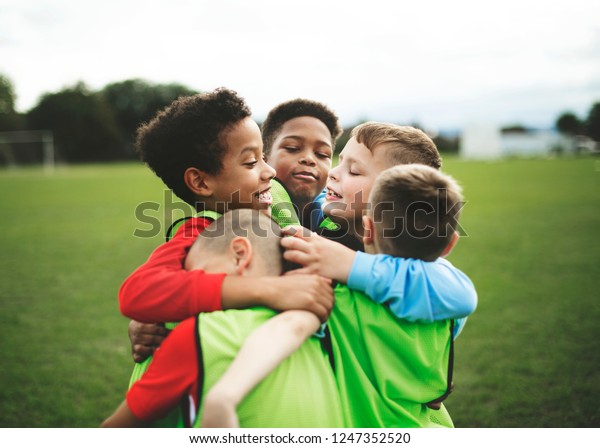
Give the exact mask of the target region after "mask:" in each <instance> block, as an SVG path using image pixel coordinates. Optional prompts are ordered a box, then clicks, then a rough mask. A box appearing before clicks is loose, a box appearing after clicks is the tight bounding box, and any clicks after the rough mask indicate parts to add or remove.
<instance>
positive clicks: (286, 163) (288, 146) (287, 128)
mask: <svg viewBox="0 0 600 448" xmlns="http://www.w3.org/2000/svg"><path fill="white" fill-rule="evenodd" d="M261 130H262V135H263V143H264V151H265V156H266V157H267V162H268V163H269V165H271V166H272V167H273V168H275V171H276V176H277V179H278V180H279V182H280V183H281V185H282V187H283V188H285V189H286V190H287V191H288V193H289V196H290V198H291V200H292V203H293V206H294V207H295V209H296V210H297V212H298V217H299V218H300V224H301V225H303V226H304V227H307V228H311V229H312V228H316V227H317V226H318V224H319V222H320V220H321V219H322V211H321V202H318V201H317V202H315V198H316V197H317V195H319V194H320V193H322V192H323V189H324V188H325V183H326V182H327V173H328V172H329V170H330V169H331V159H332V156H333V153H334V150H335V141H336V139H337V138H338V137H339V135H340V134H341V132H342V128H341V126H340V124H339V119H338V117H337V115H336V114H335V112H333V111H332V110H331V109H330V108H329V107H327V106H326V105H325V104H323V103H319V102H317V101H312V100H308V99H303V98H296V99H294V100H290V101H286V102H284V103H281V104H279V105H277V106H276V107H274V108H273V109H271V111H270V112H269V113H268V115H267V118H266V119H265V121H264V122H263V124H262V126H261Z"/></svg>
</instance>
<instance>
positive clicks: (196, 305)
mask: <svg viewBox="0 0 600 448" xmlns="http://www.w3.org/2000/svg"><path fill="white" fill-rule="evenodd" d="M206 225H208V221H206V220H205V219H203V218H192V219H189V220H188V221H186V222H185V224H184V225H182V226H181V227H180V228H179V230H178V231H177V233H176V234H175V236H174V237H173V238H172V239H171V241H169V242H168V243H164V244H162V245H161V246H159V247H158V248H157V249H156V250H155V251H154V252H153V253H152V255H151V256H150V258H149V259H148V261H146V263H144V264H143V265H142V266H140V267H139V268H138V269H136V270H135V271H134V272H133V273H132V274H131V275H130V276H129V277H128V278H127V279H126V280H125V282H124V283H123V285H122V286H121V289H120V291H119V304H120V308H121V313H122V314H123V315H125V316H127V317H129V318H130V319H134V320H137V321H140V322H169V321H173V322H179V321H181V320H183V319H186V318H188V317H191V316H195V315H196V314H198V313H200V312H206V311H215V310H220V309H229V308H248V307H251V306H260V305H263V306H267V307H269V308H272V309H275V310H278V311H279V310H286V309H305V310H308V311H311V312H313V313H315V314H317V315H318V316H319V318H320V319H321V320H322V321H323V322H324V321H325V320H327V317H328V304H329V303H330V302H331V301H332V300H333V292H332V289H331V285H330V284H328V283H327V281H326V280H324V279H322V278H320V277H319V276H317V275H305V276H303V277H298V276H289V277H288V276H285V277H268V281H265V280H266V278H264V277H263V278H256V277H255V278H252V277H237V276H225V274H209V273H206V272H204V271H203V270H199V269H198V270H190V271H186V270H185V269H184V267H183V263H184V260H185V257H186V255H187V252H188V250H189V248H190V247H191V245H192V244H193V242H194V240H195V238H196V237H197V236H198V234H199V233H200V232H201V231H202V230H203V229H204V227H206ZM281 291H289V293H287V294H285V295H283V296H282V294H281Z"/></svg>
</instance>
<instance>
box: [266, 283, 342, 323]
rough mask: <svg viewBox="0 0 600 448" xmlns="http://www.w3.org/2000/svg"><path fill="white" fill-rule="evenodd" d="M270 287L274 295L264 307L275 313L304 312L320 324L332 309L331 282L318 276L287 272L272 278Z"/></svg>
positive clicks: (271, 295) (325, 319) (270, 295)
mask: <svg viewBox="0 0 600 448" xmlns="http://www.w3.org/2000/svg"><path fill="white" fill-rule="evenodd" d="M269 283H270V286H272V287H273V288H274V289H273V291H274V294H269V297H271V298H270V299H265V300H268V302H267V303H264V305H265V306H267V307H269V308H272V309H274V310H277V311H285V310H306V311H310V312H311V313H313V314H315V315H316V316H317V317H318V318H319V320H320V321H321V322H325V321H327V319H328V318H329V314H330V313H331V309H332V308H333V287H332V285H331V280H330V279H328V278H325V277H321V276H319V275H306V274H299V273H297V271H291V272H288V273H287V274H286V275H284V276H281V277H275V278H273V281H270V282H269Z"/></svg>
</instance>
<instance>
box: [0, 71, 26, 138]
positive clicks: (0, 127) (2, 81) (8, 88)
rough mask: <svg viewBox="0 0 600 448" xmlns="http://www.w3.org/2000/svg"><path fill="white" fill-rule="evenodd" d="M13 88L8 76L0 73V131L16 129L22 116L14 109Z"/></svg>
mask: <svg viewBox="0 0 600 448" xmlns="http://www.w3.org/2000/svg"><path fill="white" fill-rule="evenodd" d="M15 100H16V96H15V90H14V88H13V84H12V82H11V80H10V79H8V77H6V76H4V75H3V74H1V73H0V131H16V130H19V129H20V128H21V126H22V122H23V117H22V116H21V115H20V114H18V113H17V112H16V111H15Z"/></svg>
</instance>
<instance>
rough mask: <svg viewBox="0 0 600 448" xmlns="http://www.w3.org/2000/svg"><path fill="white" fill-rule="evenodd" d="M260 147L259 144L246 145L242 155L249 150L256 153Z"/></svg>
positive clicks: (241, 152)
mask: <svg viewBox="0 0 600 448" xmlns="http://www.w3.org/2000/svg"><path fill="white" fill-rule="evenodd" d="M258 149H259V148H258V146H246V147H245V148H244V149H242V150H241V151H240V157H241V156H243V155H244V154H246V153H247V152H252V153H254V152H256V151H258Z"/></svg>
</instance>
